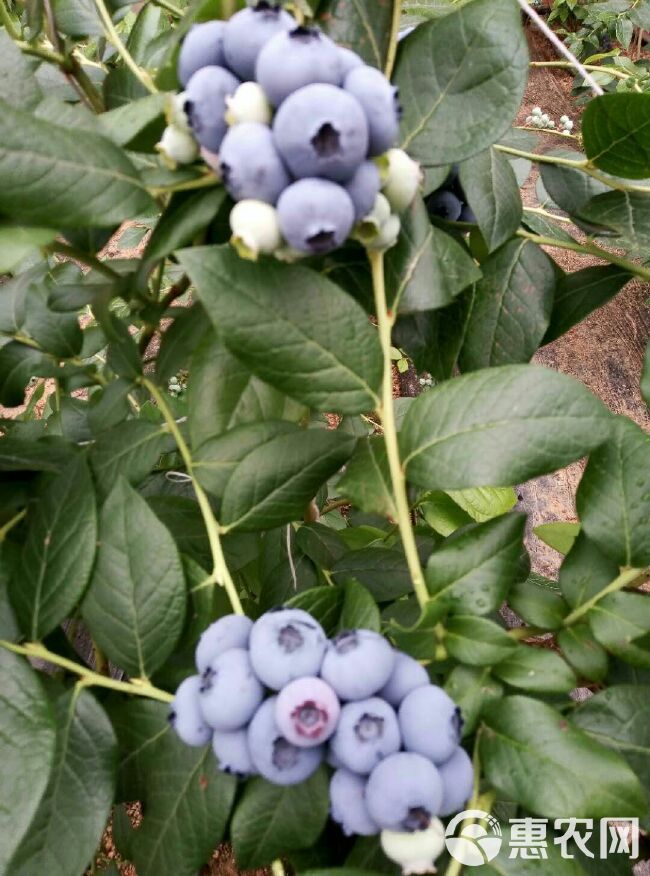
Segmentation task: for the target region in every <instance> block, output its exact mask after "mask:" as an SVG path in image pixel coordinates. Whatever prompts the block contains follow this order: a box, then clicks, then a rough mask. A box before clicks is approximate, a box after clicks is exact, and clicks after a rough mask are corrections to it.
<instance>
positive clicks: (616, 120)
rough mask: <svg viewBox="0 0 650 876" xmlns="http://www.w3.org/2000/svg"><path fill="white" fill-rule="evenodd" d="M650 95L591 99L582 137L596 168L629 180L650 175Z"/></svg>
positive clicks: (584, 118)
mask: <svg viewBox="0 0 650 876" xmlns="http://www.w3.org/2000/svg"><path fill="white" fill-rule="evenodd" d="M649 131H650V94H632V93H628V94H604V95H601V96H600V97H596V98H595V99H594V100H590V101H589V103H588V104H587V106H586V108H585V112H584V115H583V117H582V137H583V140H584V144H585V152H586V153H587V158H588V159H589V160H590V161H591V163H592V164H593V165H595V166H596V167H598V168H600V170H604V171H605V172H606V173H611V174H613V175H614V176H622V177H625V178H627V179H645V178H646V177H649V176H650V144H649V142H648V132H649Z"/></svg>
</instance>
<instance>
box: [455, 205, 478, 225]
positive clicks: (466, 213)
mask: <svg viewBox="0 0 650 876" xmlns="http://www.w3.org/2000/svg"><path fill="white" fill-rule="evenodd" d="M458 221H459V222H470V223H471V224H472V225H476V214H475V213H474V211H473V210H472V208H471V207H470V205H469V204H464V205H463V209H462V210H461V211H460V216H459V217H458Z"/></svg>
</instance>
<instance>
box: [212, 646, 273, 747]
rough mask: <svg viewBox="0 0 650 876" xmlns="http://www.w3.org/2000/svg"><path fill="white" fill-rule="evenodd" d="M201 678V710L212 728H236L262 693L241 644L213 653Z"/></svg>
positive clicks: (261, 688)
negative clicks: (217, 653)
mask: <svg viewBox="0 0 650 876" xmlns="http://www.w3.org/2000/svg"><path fill="white" fill-rule="evenodd" d="M201 682H202V683H201V691H200V697H199V702H200V704H201V712H202V714H203V717H204V718H205V721H206V723H207V724H209V725H210V726H211V727H212V728H213V729H214V730H239V729H240V728H241V727H243V726H244V725H245V724H247V723H248V722H249V721H250V719H251V718H252V717H253V715H254V713H255V710H256V709H257V707H258V706H259V704H260V703H261V702H262V698H263V696H264V688H263V687H262V685H261V684H260V682H259V680H258V679H257V677H256V676H255V673H254V672H253V667H252V665H251V661H250V658H249V656H248V651H245V650H244V649H243V648H232V649H231V650H230V651H224V652H223V654H219V656H218V657H215V658H214V660H212V661H211V662H210V664H209V665H208V668H207V669H206V670H205V672H204V673H203V675H202V676H201Z"/></svg>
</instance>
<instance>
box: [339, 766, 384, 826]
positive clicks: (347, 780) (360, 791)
mask: <svg viewBox="0 0 650 876" xmlns="http://www.w3.org/2000/svg"><path fill="white" fill-rule="evenodd" d="M330 811H331V815H332V820H333V821H335V822H336V823H337V824H340V825H341V828H342V829H343V833H344V834H345V835H346V836H353V835H354V834H356V835H357V836H374V835H375V834H377V833H379V828H378V827H377V825H376V824H375V822H374V821H373V820H372V818H371V817H370V813H369V812H368V807H367V806H366V780H365V779H364V778H362V777H361V776H358V775H356V773H351V772H350V771H349V770H345V769H339V770H337V771H336V772H335V773H334V775H333V776H332V779H331V781H330Z"/></svg>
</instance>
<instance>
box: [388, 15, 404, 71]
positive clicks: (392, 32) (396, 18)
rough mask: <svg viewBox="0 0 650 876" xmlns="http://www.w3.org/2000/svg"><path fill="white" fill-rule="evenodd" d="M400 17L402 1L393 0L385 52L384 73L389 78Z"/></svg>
mask: <svg viewBox="0 0 650 876" xmlns="http://www.w3.org/2000/svg"><path fill="white" fill-rule="evenodd" d="M401 17H402V2H401V0H393V19H392V21H391V25H390V41H389V43H388V51H387V53H386V67H385V68H384V73H385V74H386V78H387V79H390V77H391V76H392V75H393V68H394V67H395V58H396V57H397V43H398V38H399V23H400V19H401Z"/></svg>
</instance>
